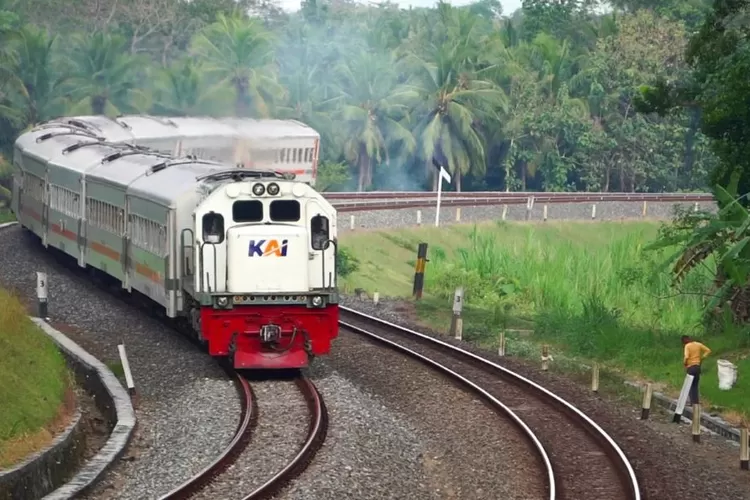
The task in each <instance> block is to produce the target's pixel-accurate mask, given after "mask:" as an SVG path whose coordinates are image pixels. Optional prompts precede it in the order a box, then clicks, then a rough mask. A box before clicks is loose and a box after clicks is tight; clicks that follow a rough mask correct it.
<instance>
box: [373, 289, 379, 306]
mask: <svg viewBox="0 0 750 500" xmlns="http://www.w3.org/2000/svg"><path fill="white" fill-rule="evenodd" d="M378 302H380V292H375V293H374V294H373V296H372V303H373V304H375V305H378Z"/></svg>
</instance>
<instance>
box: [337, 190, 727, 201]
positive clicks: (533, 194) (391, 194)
mask: <svg viewBox="0 0 750 500" xmlns="http://www.w3.org/2000/svg"><path fill="white" fill-rule="evenodd" d="M323 195H324V196H325V198H326V199H328V200H383V199H398V198H434V197H436V196H437V192H435V191H367V192H362V193H357V192H352V191H340V192H336V191H329V192H324V193H323ZM592 196H593V197H596V198H598V199H602V200H603V199H607V198H611V197H620V196H629V197H631V198H634V199H636V198H637V199H642V200H653V199H665V200H682V199H685V198H691V199H693V198H695V197H698V198H700V200H705V201H711V200H712V199H713V196H712V195H711V194H710V193H628V192H597V191H575V192H574V191H569V192H568V191H564V192H553V191H462V192H456V191H443V193H442V197H443V198H444V199H447V198H492V197H495V198H523V199H526V198H537V199H538V198H541V197H551V198H560V197H563V198H566V197H592Z"/></svg>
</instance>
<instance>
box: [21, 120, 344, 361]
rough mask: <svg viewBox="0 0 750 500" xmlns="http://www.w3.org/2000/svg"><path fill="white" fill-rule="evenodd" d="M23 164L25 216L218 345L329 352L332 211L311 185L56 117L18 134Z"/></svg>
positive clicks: (332, 331)
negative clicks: (113, 136) (127, 140)
mask: <svg viewBox="0 0 750 500" xmlns="http://www.w3.org/2000/svg"><path fill="white" fill-rule="evenodd" d="M13 165H14V173H13V180H14V182H13V198H12V205H11V208H12V210H13V212H14V213H15V214H16V216H17V218H18V220H19V222H20V223H21V225H23V226H24V227H25V228H27V229H29V230H30V231H32V232H33V233H35V234H36V235H38V236H39V237H40V238H41V240H42V243H43V245H44V246H45V247H48V246H51V247H55V248H58V249H59V250H61V251H63V252H65V253H67V254H69V255H70V256H71V257H73V258H75V259H76V261H77V262H78V265H79V266H81V267H87V268H91V269H95V270H98V271H100V272H102V273H105V274H106V275H108V276H110V277H112V278H114V279H116V280H117V281H119V282H120V283H121V286H122V288H124V289H126V290H127V291H129V292H132V291H133V290H136V291H137V292H140V293H141V294H143V295H144V296H146V297H148V298H149V299H150V300H151V301H153V302H154V303H155V304H158V306H161V307H163V308H164V312H165V313H166V315H167V316H168V317H170V318H180V317H182V318H184V319H185V320H186V321H187V322H188V323H189V324H191V325H192V329H193V330H194V332H195V333H196V335H197V336H198V337H199V338H200V339H201V340H203V341H205V342H206V343H207V344H208V348H209V352H210V354H212V355H215V356H228V355H232V356H234V362H235V365H236V366H237V367H245V368H294V367H301V366H305V365H306V364H307V360H308V355H311V354H325V353H327V352H328V348H329V346H330V341H331V339H332V338H334V337H335V336H336V335H337V332H338V329H337V324H338V306H337V304H338V295H337V292H336V275H335V258H336V257H335V253H336V250H337V247H336V243H335V241H336V238H337V230H336V210H335V208H334V207H333V206H332V205H331V204H330V203H329V202H328V201H326V199H325V198H324V197H323V196H321V195H320V193H318V192H316V191H315V190H314V189H313V188H312V187H311V186H310V185H308V184H306V183H303V182H297V181H295V180H291V176H281V175H279V174H274V173H272V172H268V171H258V170H255V169H249V168H244V169H237V168H234V167H232V166H228V165H223V164H221V163H218V162H215V161H209V160H200V159H192V158H184V157H182V158H176V157H173V156H171V155H168V154H163V153H159V152H156V151H153V150H148V149H145V148H137V147H133V146H130V145H127V144H124V143H117V142H110V141H102V140H100V139H99V138H97V137H95V136H94V135H93V134H91V133H89V132H87V131H86V130H82V129H80V128H78V127H75V128H73V129H71V128H70V127H68V126H65V125H62V124H60V126H56V125H55V124H54V123H47V124H43V125H42V126H40V127H37V128H35V129H33V130H31V131H29V132H26V133H24V134H22V135H21V136H20V137H19V138H18V140H17V141H16V144H15V151H14V158H13ZM261 191H262V192H261ZM277 191H278V192H277ZM269 325H270V326H269ZM277 327H278V328H277ZM269 328H270V330H269ZM269 332H270V333H269ZM298 332H302V333H300V336H299V338H298V339H296V335H297V333H298ZM285 338H286V339H287V340H289V338H291V340H289V346H287V347H286V349H287V354H286V355H285V356H282V355H280V354H279V351H278V349H279V345H280V343H281V344H283V341H284V339H285ZM295 339H296V340H295ZM295 342H296V343H295ZM274 346H275V347H274Z"/></svg>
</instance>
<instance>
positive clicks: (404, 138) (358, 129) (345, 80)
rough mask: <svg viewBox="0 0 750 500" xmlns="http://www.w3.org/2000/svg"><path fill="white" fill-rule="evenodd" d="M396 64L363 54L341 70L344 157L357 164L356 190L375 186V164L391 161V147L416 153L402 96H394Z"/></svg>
mask: <svg viewBox="0 0 750 500" xmlns="http://www.w3.org/2000/svg"><path fill="white" fill-rule="evenodd" d="M393 67H394V61H393V60H392V59H391V58H390V57H388V56H381V55H378V54H363V55H360V56H359V57H352V58H351V59H350V62H349V63H347V64H342V65H341V66H340V67H339V68H338V73H339V83H338V85H339V91H340V93H341V95H342V96H343V105H342V107H341V109H340V117H341V121H342V122H343V123H342V125H343V129H344V130H346V131H347V139H346V141H345V143H344V155H345V156H346V158H347V160H348V161H350V162H352V163H354V164H355V165H357V168H358V170H359V180H358V183H357V189H358V190H359V191H362V190H363V189H365V188H367V187H369V186H370V185H371V184H372V176H373V175H372V174H373V162H375V163H380V162H382V161H385V162H386V163H388V162H389V161H390V154H389V151H390V149H391V147H392V146H395V147H396V148H400V149H401V153H402V154H409V153H411V152H413V151H414V149H415V146H416V143H415V141H414V137H413V136H412V134H411V133H410V132H409V130H408V129H407V128H406V127H404V125H403V124H402V123H401V122H400V120H402V119H405V118H406V115H407V108H406V106H405V105H404V104H403V103H401V102H399V98H400V97H402V96H400V95H398V94H396V93H395V90H396V85H397V81H396V74H395V73H394V71H393Z"/></svg>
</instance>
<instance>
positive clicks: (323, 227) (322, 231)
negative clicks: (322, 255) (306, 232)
mask: <svg viewBox="0 0 750 500" xmlns="http://www.w3.org/2000/svg"><path fill="white" fill-rule="evenodd" d="M328 239H329V233H328V217H324V216H322V215H316V216H315V217H313V218H312V219H311V220H310V243H311V245H312V248H313V250H326V249H327V245H326V241H328Z"/></svg>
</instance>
